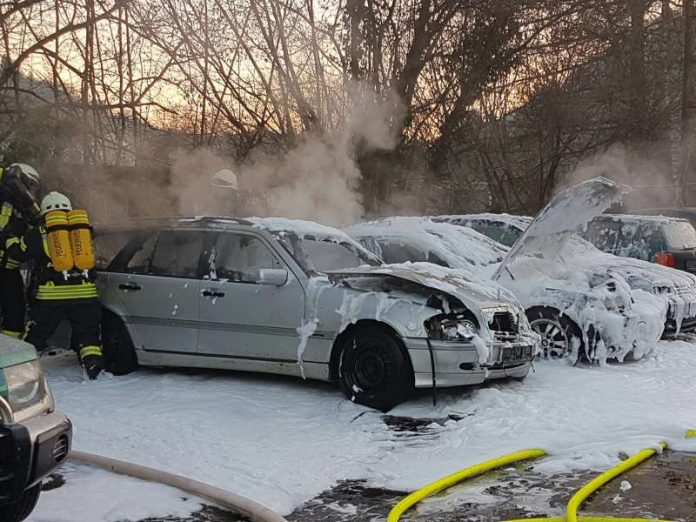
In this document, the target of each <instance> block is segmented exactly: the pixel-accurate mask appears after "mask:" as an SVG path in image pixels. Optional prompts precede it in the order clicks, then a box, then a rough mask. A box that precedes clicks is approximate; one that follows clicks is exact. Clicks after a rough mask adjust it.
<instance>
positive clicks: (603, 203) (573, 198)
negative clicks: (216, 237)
mask: <svg viewBox="0 0 696 522" xmlns="http://www.w3.org/2000/svg"><path fill="white" fill-rule="evenodd" d="M627 191H628V187H625V186H622V185H617V184H616V183H614V182H613V181H611V180H608V179H606V178H603V177H597V178H593V179H590V180H587V181H583V182H582V183H579V184H577V185H575V186H573V187H570V188H569V189H566V190H564V191H563V192H560V193H559V194H557V195H556V196H555V197H554V198H553V199H552V200H551V201H550V202H549V203H548V205H546V206H545V207H544V208H543V209H542V210H541V212H539V214H538V215H537V216H536V217H535V218H534V220H533V221H532V223H531V224H530V225H529V227H528V228H527V230H525V231H524V233H523V234H522V235H521V236H520V238H519V239H518V240H517V241H516V242H515V244H514V245H513V247H512V248H511V249H510V252H509V253H508V255H507V256H506V257H505V259H503V262H502V263H501V264H500V266H499V267H498V270H496V272H495V274H494V276H493V279H498V278H499V276H500V274H501V272H502V271H503V270H504V269H505V267H506V266H507V265H508V264H509V263H510V262H512V261H513V260H514V259H515V258H517V257H519V256H523V255H533V256H536V257H544V258H547V259H553V258H554V257H556V256H557V255H558V253H559V251H560V250H561V249H562V248H563V245H564V244H565V242H566V241H567V240H568V238H569V237H570V236H571V235H572V234H573V232H574V231H575V230H578V229H579V228H581V227H583V226H584V225H585V224H586V223H587V222H588V221H590V220H591V219H592V218H593V217H595V216H597V215H599V214H601V213H602V212H604V211H605V210H607V209H608V208H609V207H611V206H612V205H613V204H614V203H618V202H619V201H620V200H621V196H622V195H623V194H624V193H625V192H627Z"/></svg>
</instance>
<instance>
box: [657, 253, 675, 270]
mask: <svg viewBox="0 0 696 522" xmlns="http://www.w3.org/2000/svg"><path fill="white" fill-rule="evenodd" d="M655 262H656V263H657V264H658V265H663V266H669V267H671V268H674V254H672V253H670V252H658V253H657V254H655Z"/></svg>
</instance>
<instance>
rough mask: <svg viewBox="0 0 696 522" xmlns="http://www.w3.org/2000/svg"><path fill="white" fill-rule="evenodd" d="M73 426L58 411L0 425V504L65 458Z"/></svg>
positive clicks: (11, 498) (26, 487) (18, 494)
mask: <svg viewBox="0 0 696 522" xmlns="http://www.w3.org/2000/svg"><path fill="white" fill-rule="evenodd" d="M71 441H72V424H71V423H70V421H69V420H68V418H67V417H66V416H65V415H63V414H62V413H59V412H51V413H44V414H41V415H37V416H34V417H32V418H30V419H27V420H26V421H24V422H21V423H19V422H18V423H11V424H4V425H2V424H0V504H6V503H9V502H13V501H14V500H17V499H18V498H19V497H20V496H21V495H22V493H23V492H24V491H26V490H27V489H29V488H30V487H32V486H34V485H36V484H38V483H39V482H41V480H42V479H43V478H44V477H45V476H46V475H48V474H49V473H50V472H51V471H53V470H54V469H55V468H57V467H58V466H59V465H60V464H62V463H63V462H64V461H65V460H66V459H67V458H68V454H69V451H70V444H71Z"/></svg>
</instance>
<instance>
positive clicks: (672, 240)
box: [664, 221, 696, 250]
mask: <svg viewBox="0 0 696 522" xmlns="http://www.w3.org/2000/svg"><path fill="white" fill-rule="evenodd" d="M664 231H665V238H666V239H667V244H668V245H669V246H670V249H671V250H690V249H692V248H696V230H695V229H694V227H693V225H692V224H691V223H687V222H685V221H674V222H672V223H669V224H668V225H666V226H665V227H664Z"/></svg>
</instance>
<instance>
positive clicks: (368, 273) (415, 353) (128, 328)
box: [97, 218, 537, 410]
mask: <svg viewBox="0 0 696 522" xmlns="http://www.w3.org/2000/svg"><path fill="white" fill-rule="evenodd" d="M97 241H98V249H99V250H100V253H101V255H102V257H103V267H102V269H101V270H100V273H99V282H98V284H99V292H100V298H101V301H102V304H103V308H104V344H105V346H104V349H105V355H106V356H107V359H108V361H109V365H110V369H111V371H113V372H114V373H117V374H119V373H121V374H122V373H128V372H130V371H133V370H134V369H135V368H136V367H137V366H138V365H145V366H179V367H200V368H219V369H230V370H241V371H254V372H267V373H276V374H286V375H294V376H298V377H303V378H310V379H319V380H324V381H335V382H337V383H338V384H339V385H340V387H341V389H342V390H343V392H344V393H345V394H346V395H347V396H348V397H349V398H350V399H351V400H353V401H355V402H358V403H362V404H365V405H368V406H371V407H374V408H378V409H381V410H388V409H389V408H391V407H393V406H394V405H396V404H398V403H399V402H401V401H403V400H405V399H406V398H408V396H409V394H410V393H411V392H412V390H413V389H414V388H424V387H433V388H436V387H451V386H461V385H470V384H477V383H481V382H483V381H484V380H486V379H494V378H502V377H515V378H523V377H524V376H525V375H526V374H527V373H528V371H529V369H530V367H531V364H532V359H533V357H534V355H535V353H536V348H537V347H536V342H537V338H536V337H535V336H534V335H533V334H532V333H531V330H530V329H529V325H528V323H527V320H526V318H525V315H524V312H523V310H522V308H521V307H520V306H519V304H518V303H517V302H516V300H515V299H514V298H513V297H512V296H511V295H510V294H509V293H506V292H504V291H501V289H500V288H499V287H498V286H497V285H496V284H495V283H492V282H491V283H489V285H488V286H482V285H480V284H478V283H474V282H472V281H468V280H466V279H465V278H463V277H461V276H460V275H457V274H455V273H454V272H452V273H450V272H443V271H446V269H443V268H441V267H436V266H414V265H410V266H409V265H383V264H382V263H381V261H380V260H379V259H378V258H376V257H375V256H374V255H373V254H371V253H369V252H368V251H366V250H365V249H363V248H362V247H361V246H360V245H359V244H357V243H356V242H355V241H353V240H352V239H350V238H349V237H348V236H347V235H346V234H345V233H343V232H341V231H339V230H337V229H334V228H331V227H325V226H322V225H318V224H316V223H311V222H306V221H298V220H286V219H274V218H270V219H252V220H238V219H221V218H196V219H188V220H187V219H178V220H167V221H152V222H143V223H140V224H139V225H137V226H134V227H126V228H120V229H111V230H103V231H101V233H99V234H98V235H97Z"/></svg>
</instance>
